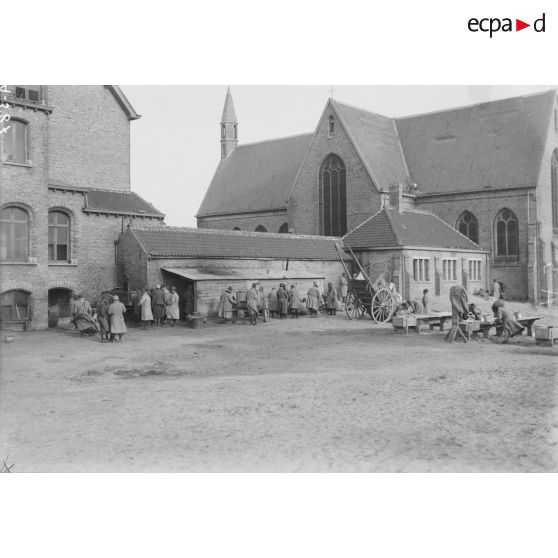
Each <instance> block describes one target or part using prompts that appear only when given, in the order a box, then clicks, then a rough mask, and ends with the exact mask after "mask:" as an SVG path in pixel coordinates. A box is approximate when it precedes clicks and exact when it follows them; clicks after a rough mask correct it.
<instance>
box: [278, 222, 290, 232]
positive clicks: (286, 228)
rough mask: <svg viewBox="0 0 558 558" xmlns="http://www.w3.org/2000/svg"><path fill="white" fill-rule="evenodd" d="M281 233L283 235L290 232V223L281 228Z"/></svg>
mask: <svg viewBox="0 0 558 558" xmlns="http://www.w3.org/2000/svg"><path fill="white" fill-rule="evenodd" d="M279 232H280V233H281V234H286V233H288V232H289V224H288V223H283V224H282V225H281V226H280V227H279Z"/></svg>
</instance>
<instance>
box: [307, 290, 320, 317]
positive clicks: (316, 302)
mask: <svg viewBox="0 0 558 558" xmlns="http://www.w3.org/2000/svg"><path fill="white" fill-rule="evenodd" d="M307 294H308V300H307V301H306V306H307V307H308V310H310V314H311V315H312V317H313V318H316V317H317V315H318V312H319V311H320V289H319V288H318V283H314V285H313V286H312V287H310V288H309V289H308V293H307Z"/></svg>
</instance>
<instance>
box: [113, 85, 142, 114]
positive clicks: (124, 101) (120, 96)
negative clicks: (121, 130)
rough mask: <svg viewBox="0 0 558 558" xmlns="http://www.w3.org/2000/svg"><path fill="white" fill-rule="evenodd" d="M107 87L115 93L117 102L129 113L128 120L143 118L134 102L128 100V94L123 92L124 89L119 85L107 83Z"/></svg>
mask: <svg viewBox="0 0 558 558" xmlns="http://www.w3.org/2000/svg"><path fill="white" fill-rule="evenodd" d="M105 87H106V88H107V89H108V90H109V91H110V92H111V93H112V94H113V95H114V98H115V99H116V102H117V103H118V104H119V105H120V107H121V108H122V110H123V111H124V112H125V113H126V114H127V116H128V120H137V119H138V118H141V114H138V113H137V112H136V111H135V109H134V107H133V106H132V103H130V101H129V100H128V98H127V97H126V95H124V93H122V89H120V87H118V85H105Z"/></svg>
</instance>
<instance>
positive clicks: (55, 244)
mask: <svg viewBox="0 0 558 558" xmlns="http://www.w3.org/2000/svg"><path fill="white" fill-rule="evenodd" d="M48 260H49V261H50V262H69V261H70V217H68V215H67V214H66V213H64V212H63V211H49V212H48Z"/></svg>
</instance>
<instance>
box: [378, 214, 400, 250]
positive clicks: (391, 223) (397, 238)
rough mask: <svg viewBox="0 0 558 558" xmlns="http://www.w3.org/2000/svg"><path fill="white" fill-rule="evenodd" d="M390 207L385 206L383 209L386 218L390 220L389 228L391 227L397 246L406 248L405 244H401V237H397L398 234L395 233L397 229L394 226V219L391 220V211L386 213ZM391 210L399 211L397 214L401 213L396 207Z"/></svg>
mask: <svg viewBox="0 0 558 558" xmlns="http://www.w3.org/2000/svg"><path fill="white" fill-rule="evenodd" d="M388 207H389V206H384V207H383V208H382V209H383V210H384V213H385V214H386V218H387V220H388V223H389V226H390V227H391V232H392V234H393V236H394V238H395V242H396V243H397V244H396V246H404V244H403V243H402V242H401V239H400V238H399V236H398V235H397V232H396V231H395V227H394V225H393V219H392V218H391V216H390V214H389V211H385V210H386V209H388ZM389 209H393V210H394V211H397V213H399V210H398V209H395V208H394V207H389Z"/></svg>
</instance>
